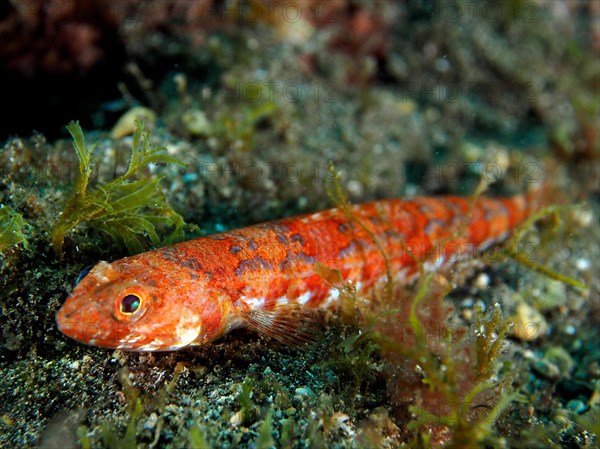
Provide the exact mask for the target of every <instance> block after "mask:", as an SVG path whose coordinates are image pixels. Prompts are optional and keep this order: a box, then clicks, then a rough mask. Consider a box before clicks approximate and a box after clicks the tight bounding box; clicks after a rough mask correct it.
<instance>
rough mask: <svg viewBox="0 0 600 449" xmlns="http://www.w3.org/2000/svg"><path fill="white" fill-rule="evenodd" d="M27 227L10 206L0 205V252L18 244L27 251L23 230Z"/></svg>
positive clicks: (19, 215)
mask: <svg viewBox="0 0 600 449" xmlns="http://www.w3.org/2000/svg"><path fill="white" fill-rule="evenodd" d="M28 226H29V225H28V224H27V222H26V221H25V220H24V219H23V217H22V216H21V214H19V213H18V212H16V211H15V210H14V209H13V208H12V207H10V206H4V205H2V204H0V252H2V251H4V250H5V249H7V248H9V247H11V246H13V245H18V244H19V243H22V244H23V247H24V248H25V249H27V238H26V237H25V234H24V233H23V230H24V229H25V228H26V227H28Z"/></svg>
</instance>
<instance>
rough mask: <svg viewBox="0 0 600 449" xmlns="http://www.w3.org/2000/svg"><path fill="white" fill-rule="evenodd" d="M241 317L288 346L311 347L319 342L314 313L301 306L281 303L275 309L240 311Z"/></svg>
mask: <svg viewBox="0 0 600 449" xmlns="http://www.w3.org/2000/svg"><path fill="white" fill-rule="evenodd" d="M238 312H239V315H240V317H241V318H242V319H243V320H244V321H245V322H246V323H247V324H248V325H249V326H250V327H251V328H253V329H254V330H256V331H257V332H259V333H263V334H265V335H268V336H269V337H272V338H274V339H276V340H278V341H280V342H281V343H284V344H286V345H288V346H293V347H295V348H299V349H310V348H311V347H313V346H314V345H315V344H316V342H317V332H316V324H315V320H314V313H312V312H306V311H303V310H301V309H300V307H299V306H294V305H290V304H286V305H279V306H276V307H275V308H274V309H271V310H265V309H248V310H243V311H238Z"/></svg>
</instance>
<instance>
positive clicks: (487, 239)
mask: <svg viewBox="0 0 600 449" xmlns="http://www.w3.org/2000/svg"><path fill="white" fill-rule="evenodd" d="M532 209H533V206H532V201H530V200H528V196H524V195H521V196H515V197H512V198H500V199H489V198H483V197H482V198H479V199H477V200H476V201H475V202H472V201H470V200H469V199H465V198H459V197H438V198H430V197H418V198H415V199H411V200H401V199H390V200H383V201H376V202H371V203H366V204H362V205H356V206H352V207H351V211H352V213H351V214H349V213H348V212H347V211H344V210H342V209H339V208H337V209H329V210H325V211H322V212H318V213H313V214H306V215H300V216H297V217H292V218H285V219H281V220H276V221H271V222H268V223H263V224H258V225H255V226H249V227H245V228H241V229H237V230H233V231H228V232H223V233H220V234H215V235H211V236H207V237H202V238H198V239H195V240H190V241H187V242H183V243H179V244H176V245H173V246H167V247H164V248H159V249H156V250H153V251H149V252H146V253H142V254H139V255H136V256H132V257H126V258H124V259H121V260H117V261H115V262H112V263H108V262H103V261H101V262H99V263H98V264H97V265H96V266H94V267H93V268H92V269H91V271H90V272H89V273H88V274H87V275H85V276H84V277H83V278H82V279H81V280H80V281H79V283H78V284H77V285H76V286H75V288H74V289H73V292H72V293H71V295H70V296H69V297H68V298H67V300H66V302H65V303H64V305H63V306H62V307H61V309H60V310H59V311H58V314H57V316H56V321H57V323H58V327H59V329H60V330H61V331H62V332H63V333H64V334H65V335H67V336H69V337H71V338H74V339H75V340H77V341H80V342H82V343H86V344H88V345H93V346H101V347H105V348H114V349H122V350H128V351H172V350H176V349H181V348H185V347H187V346H192V345H202V344H204V343H207V342H210V341H213V340H215V339H217V338H219V337H221V336H222V335H224V334H225V333H227V332H229V331H230V330H232V329H234V328H236V327H240V326H250V327H251V328H254V329H255V330H257V331H259V332H262V333H264V334H267V335H270V336H272V337H275V338H277V339H279V340H281V341H283V342H286V343H291V344H295V343H299V342H301V341H302V339H303V337H302V334H301V333H300V332H299V326H300V324H301V322H302V319H301V317H302V314H303V313H305V312H307V311H314V310H316V309H332V310H335V309H336V308H337V307H339V304H340V291H339V289H338V287H339V286H335V285H334V284H332V283H331V282H329V281H328V280H326V279H325V278H324V277H323V276H322V275H320V274H319V273H317V272H315V266H316V264H319V265H321V266H322V265H324V266H325V267H328V268H331V269H332V270H339V273H341V275H342V277H343V279H344V280H345V282H352V283H353V285H354V286H355V287H356V290H357V294H358V295H359V297H363V298H367V299H368V298H370V297H372V296H371V295H373V294H374V292H375V290H376V288H377V286H378V285H379V286H381V285H382V283H384V282H386V264H385V259H384V257H383V256H382V252H381V251H380V250H379V249H378V248H377V245H376V244H375V243H374V241H373V236H376V238H377V240H378V241H379V244H380V246H381V248H382V249H383V251H384V253H385V254H386V255H387V257H388V260H389V265H390V272H391V273H392V274H393V275H394V281H395V282H404V283H406V282H410V281H411V280H413V279H414V278H415V277H416V276H418V274H419V272H420V270H419V267H422V268H423V269H424V270H425V271H433V270H436V269H438V268H439V267H441V266H442V265H447V264H450V263H452V261H453V260H456V259H457V258H461V257H462V258H464V257H469V256H475V255H476V254H478V253H479V252H481V251H483V250H485V249H486V248H488V247H489V246H490V245H492V244H495V243H499V242H501V241H502V240H504V239H506V238H507V237H508V236H509V234H510V232H511V230H512V229H514V228H515V226H517V225H518V224H519V223H521V222H523V221H524V220H525V218H526V217H527V216H528V215H529V214H530V213H531V212H532ZM364 227H366V228H368V230H369V231H370V232H367V230H365V228H364Z"/></svg>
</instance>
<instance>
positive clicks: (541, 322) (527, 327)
mask: <svg viewBox="0 0 600 449" xmlns="http://www.w3.org/2000/svg"><path fill="white" fill-rule="evenodd" d="M512 321H513V322H514V326H513V327H512V334H513V336H514V337H516V338H518V339H519V340H524V341H533V340H537V339H538V338H540V337H542V336H544V335H546V333H547V332H548V323H547V322H546V320H545V318H544V317H543V316H542V314H541V313H540V312H538V311H537V310H535V309H534V308H533V307H531V306H530V305H529V304H527V303H520V304H519V305H517V308H516V312H515V314H514V316H513V317H512Z"/></svg>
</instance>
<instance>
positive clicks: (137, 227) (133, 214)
mask: <svg viewBox="0 0 600 449" xmlns="http://www.w3.org/2000/svg"><path fill="white" fill-rule="evenodd" d="M136 126H137V128H136V131H135V134H134V136H133V143H132V148H131V157H130V160H129V165H128V167H127V170H126V172H125V173H124V174H123V175H121V176H119V177H118V178H116V179H114V180H112V181H110V182H107V183H103V184H98V185H96V186H94V187H90V185H89V181H90V175H91V173H92V153H93V151H94V148H95V147H96V145H97V144H94V145H91V146H86V143H85V138H84V135H83V131H82V129H81V127H80V126H79V123H78V122H71V123H70V124H69V125H68V126H67V129H68V131H69V133H70V134H71V136H72V137H73V146H74V148H75V151H76V153H77V158H78V159H79V172H78V173H77V178H76V181H75V191H74V192H73V196H72V197H71V198H70V200H69V201H68V203H67V205H66V206H65V208H64V210H63V212H62V214H61V215H60V218H59V219H58V222H57V223H56V225H55V226H54V229H53V230H52V233H51V238H52V246H53V247H54V250H55V251H56V253H57V254H59V255H61V254H62V250H63V243H64V239H65V236H66V234H67V233H68V232H69V231H71V230H72V229H73V228H74V227H76V226H78V225H79V224H81V223H89V224H92V225H93V226H95V227H96V228H97V229H100V230H101V231H103V232H105V233H107V234H109V235H110V236H111V237H113V238H114V239H115V240H116V241H118V242H120V243H122V244H124V245H125V246H126V247H127V249H128V250H129V251H130V252H131V253H137V252H141V251H144V250H145V249H147V246H148V239H149V240H150V243H151V244H152V245H154V246H159V245H161V244H169V243H175V242H177V241H181V240H183V238H184V228H185V223H184V220H183V217H181V215H179V214H178V213H177V212H175V211H174V210H173V209H172V208H171V207H170V206H169V204H168V203H167V199H166V197H165V195H164V193H163V192H162V190H161V188H160V178H156V177H149V176H145V175H143V174H142V169H143V168H144V167H147V166H148V165H149V164H153V163H165V164H176V165H184V164H183V163H182V162H181V161H180V160H178V159H177V158H174V157H172V156H169V155H168V154H166V150H165V148H164V147H157V148H152V147H151V146H150V141H149V135H148V133H145V132H144V124H143V123H142V122H136ZM158 226H164V227H166V228H171V229H172V230H171V233H170V234H169V235H168V237H167V238H166V239H163V240H161V239H160V238H159V235H158V232H157V227H158Z"/></svg>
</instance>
